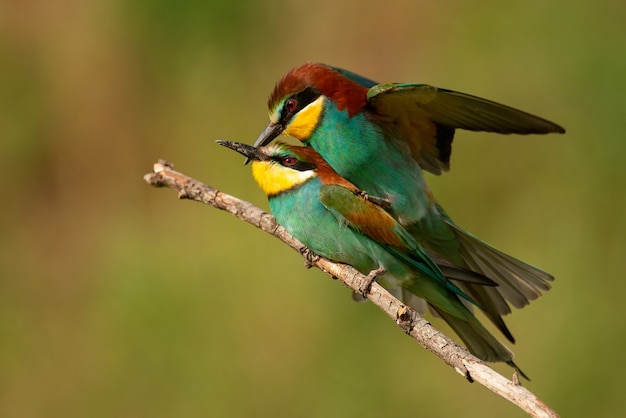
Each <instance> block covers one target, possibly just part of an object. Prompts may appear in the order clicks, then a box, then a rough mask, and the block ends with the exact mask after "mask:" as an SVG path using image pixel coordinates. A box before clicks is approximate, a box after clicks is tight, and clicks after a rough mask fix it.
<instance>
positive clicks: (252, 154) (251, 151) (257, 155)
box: [215, 141, 265, 164]
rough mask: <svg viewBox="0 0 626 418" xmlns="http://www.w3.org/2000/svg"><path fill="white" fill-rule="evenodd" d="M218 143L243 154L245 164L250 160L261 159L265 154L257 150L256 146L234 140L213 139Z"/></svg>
mask: <svg viewBox="0 0 626 418" xmlns="http://www.w3.org/2000/svg"><path fill="white" fill-rule="evenodd" d="M215 142H217V143H218V144H220V145H222V146H225V147H226V148H230V149H232V150H235V151H237V152H238V153H239V154H241V155H243V156H244V157H246V164H247V163H248V162H249V161H250V160H252V161H260V160H262V159H264V158H265V154H263V153H262V152H261V151H259V149H258V148H256V147H252V146H250V145H247V144H242V143H240V142H234V141H215Z"/></svg>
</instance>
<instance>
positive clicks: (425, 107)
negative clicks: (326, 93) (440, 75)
mask: <svg viewBox="0 0 626 418" xmlns="http://www.w3.org/2000/svg"><path fill="white" fill-rule="evenodd" d="M367 101H368V108H369V110H370V112H371V114H372V115H373V117H375V118H376V120H378V121H379V122H380V123H381V125H382V126H383V127H384V128H385V129H386V130H387V131H388V132H390V133H391V137H393V138H398V139H400V140H402V141H406V142H407V143H408V145H409V147H410V149H411V154H412V155H413V158H414V159H415V160H416V161H417V162H418V164H419V165H420V166H421V167H422V168H423V169H425V170H428V171H430V172H432V173H434V174H441V172H442V171H447V170H448V169H449V164H450V154H451V152H452V140H453V138H454V130H455V129H466V130H470V131H486V132H496V133H501V134H513V133H514V134H546V133H551V132H558V133H563V132H565V130H564V129H563V128H562V127H560V126H559V125H557V124H555V123H552V122H550V121H548V120H546V119H543V118H540V117H538V116H534V115H531V114H530V113H526V112H523V111H521V110H517V109H514V108H512V107H509V106H505V105H502V104H499V103H496V102H492V101H490V100H486V99H482V98H480V97H476V96H472V95H469V94H465V93H459V92H456V91H452V90H446V89H440V88H437V87H433V86H430V85H427V84H410V83H409V84H396V83H387V84H378V85H375V86H373V87H372V88H370V89H369V91H368V93H367Z"/></svg>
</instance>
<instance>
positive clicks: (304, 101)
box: [281, 87, 321, 122]
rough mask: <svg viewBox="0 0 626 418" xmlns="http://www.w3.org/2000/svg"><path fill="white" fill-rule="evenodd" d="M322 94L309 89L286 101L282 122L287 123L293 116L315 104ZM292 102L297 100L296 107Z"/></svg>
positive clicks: (311, 88)
mask: <svg viewBox="0 0 626 418" xmlns="http://www.w3.org/2000/svg"><path fill="white" fill-rule="evenodd" d="M320 94H321V93H320V92H319V91H317V90H316V89H314V88H313V87H307V88H305V89H304V90H302V91H300V92H298V93H296V94H294V95H293V96H291V97H289V98H288V99H287V100H285V105H283V110H282V112H281V121H283V122H286V121H287V120H289V119H290V118H291V117H292V116H293V115H295V114H296V113H298V112H299V111H300V110H302V109H303V108H305V107H306V106H307V105H309V104H311V103H312V102H314V101H315V100H316V99H317V98H318V97H320ZM292 100H295V105H294V104H293V102H291V101H292Z"/></svg>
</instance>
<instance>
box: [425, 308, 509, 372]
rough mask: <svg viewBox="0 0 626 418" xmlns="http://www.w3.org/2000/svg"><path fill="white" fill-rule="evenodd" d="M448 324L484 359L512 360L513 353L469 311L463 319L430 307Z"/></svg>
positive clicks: (475, 353) (471, 350)
mask: <svg viewBox="0 0 626 418" xmlns="http://www.w3.org/2000/svg"><path fill="white" fill-rule="evenodd" d="M432 308H433V309H434V310H436V311H437V313H438V314H439V316H441V317H442V318H443V319H444V320H445V321H446V322H447V323H448V325H450V328H452V329H453V330H454V332H455V333H456V334H457V335H458V336H459V337H460V338H461V340H463V343H464V344H465V345H466V346H467V349H468V350H469V351H470V352H471V353H472V354H474V355H475V356H476V357H478V358H479V359H481V360H484V361H492V362H495V361H500V362H503V363H509V362H510V361H512V360H513V353H512V352H511V351H510V350H509V349H508V348H507V347H505V346H504V344H502V343H501V342H500V341H498V340H497V339H496V338H495V337H494V336H493V335H491V333H490V332H489V331H488V330H487V329H486V328H485V327H484V326H483V325H482V324H481V323H480V322H479V321H478V319H476V317H475V316H474V315H472V314H471V312H469V311H467V316H466V318H465V319H461V318H457V317H456V316H454V315H450V314H449V313H447V312H446V311H444V310H441V309H437V308H436V307H434V306H433V307H432Z"/></svg>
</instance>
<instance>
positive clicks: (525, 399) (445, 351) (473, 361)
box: [144, 160, 558, 418]
mask: <svg viewBox="0 0 626 418" xmlns="http://www.w3.org/2000/svg"><path fill="white" fill-rule="evenodd" d="M144 180H145V181H146V182H147V183H148V184H150V185H152V186H155V187H170V188H172V189H174V190H176V191H177V192H178V197H179V198H181V199H192V200H196V201H198V202H202V203H206V204H208V205H211V206H214V207H216V208H218V209H222V210H225V211H227V212H229V213H231V214H233V215H234V216H236V217H238V218H240V219H242V220H244V221H246V222H248V223H251V224H252V225H254V226H256V227H257V228H259V229H261V230H263V231H265V232H267V233H269V234H272V235H274V236H275V237H276V238H278V239H280V240H281V241H283V242H284V243H285V244H287V245H289V246H290V247H291V248H293V249H294V250H296V251H298V252H299V253H300V254H301V255H302V256H303V257H304V258H305V262H306V263H307V265H310V266H315V267H317V268H319V269H320V270H322V271H323V272H325V273H326V274H328V275H329V276H331V277H334V278H338V279H339V280H341V281H342V282H343V283H344V284H345V285H346V286H348V287H350V288H351V289H352V290H354V291H355V292H362V291H363V289H369V293H368V294H367V298H368V299H369V300H370V301H371V302H372V303H373V304H374V305H376V306H378V307H379V308H380V309H382V310H383V311H384V312H385V313H386V314H387V315H388V316H389V317H390V318H391V319H393V320H394V321H395V322H396V324H397V325H398V326H399V327H400V328H401V329H402V330H403V331H404V332H405V333H406V334H408V335H410V336H411V337H412V338H413V339H414V340H416V341H417V342H418V343H419V344H420V345H421V346H422V347H424V348H426V349H427V350H429V351H431V352H432V353H434V354H435V355H436V356H437V357H439V358H440V359H442V360H443V361H444V362H445V363H446V364H448V365H449V366H451V367H453V368H454V369H455V370H456V371H457V372H458V373H459V374H460V375H462V376H463V377H464V378H466V379H467V380H468V381H470V382H478V383H480V384H481V385H483V386H485V387H486V388H487V389H489V390H491V391H492V392H494V393H496V394H497V395H499V396H501V397H503V398H504V399H506V400H508V401H510V402H512V403H513V404H515V405H517V406H518V407H519V408H521V409H522V410H524V411H525V412H526V413H528V414H529V415H530V416H532V417H541V418H543V417H546V418H547V417H550V418H555V417H558V414H557V413H556V412H555V411H554V410H552V409H551V408H549V407H548V406H547V405H546V404H545V403H543V402H542V401H541V400H540V399H539V398H537V397H536V396H535V395H534V394H533V393H532V392H530V391H529V390H528V389H526V388H524V387H523V386H521V385H520V383H519V380H518V379H517V375H516V374H514V375H513V381H511V380H508V379H506V378H505V377H503V376H502V375H500V374H498V373H497V372H495V371H494V370H493V369H491V368H490V367H488V366H487V365H486V364H485V363H484V362H483V361H481V360H480V359H478V358H476V357H475V356H473V355H472V354H470V353H469V352H468V351H467V350H466V349H465V348H463V347H461V346H459V345H458V344H456V343H455V342H454V341H452V340H451V339H449V338H448V337H446V336H445V335H444V334H442V333H441V332H439V331H437V330H436V329H435V328H434V327H433V326H432V325H431V324H430V323H429V322H428V321H426V320H425V319H424V318H422V317H421V316H420V315H419V314H418V313H417V312H415V311H414V310H413V309H412V308H410V307H409V306H406V305H404V304H403V303H402V302H400V301H399V300H398V299H396V298H395V297H394V296H392V295H391V294H390V293H389V292H387V291H386V290H385V289H384V288H383V287H382V286H380V285H379V284H378V283H376V282H375V281H374V282H372V281H371V276H370V277H368V276H365V275H363V274H361V273H359V272H358V271H357V270H355V269H354V268H352V267H351V266H349V265H346V264H340V263H335V262H332V261H330V260H327V259H325V258H323V257H320V256H318V255H316V254H314V253H313V252H312V251H310V250H309V249H308V248H307V247H306V246H305V245H303V244H302V243H301V242H300V241H298V240H297V239H295V238H294V237H292V236H291V235H290V234H289V233H288V232H287V231H286V230H285V229H284V228H283V227H282V226H280V225H279V224H278V223H277V222H276V220H275V219H274V217H273V216H272V215H271V214H269V213H267V212H265V211H263V210H261V209H259V208H257V207H256V206H254V205H252V204H251V203H248V202H246V201H243V200H241V199H238V198H236V197H234V196H231V195H228V194H226V193H222V192H220V191H218V190H216V189H214V188H212V187H211V186H207V185H206V184H203V183H201V182H199V181H197V180H194V179H192V178H190V177H188V176H186V175H184V174H181V173H179V172H177V171H174V170H173V166H172V165H171V164H169V163H167V162H166V161H163V160H159V162H158V163H156V164H155V165H154V173H150V174H146V175H145V176H144Z"/></svg>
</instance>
